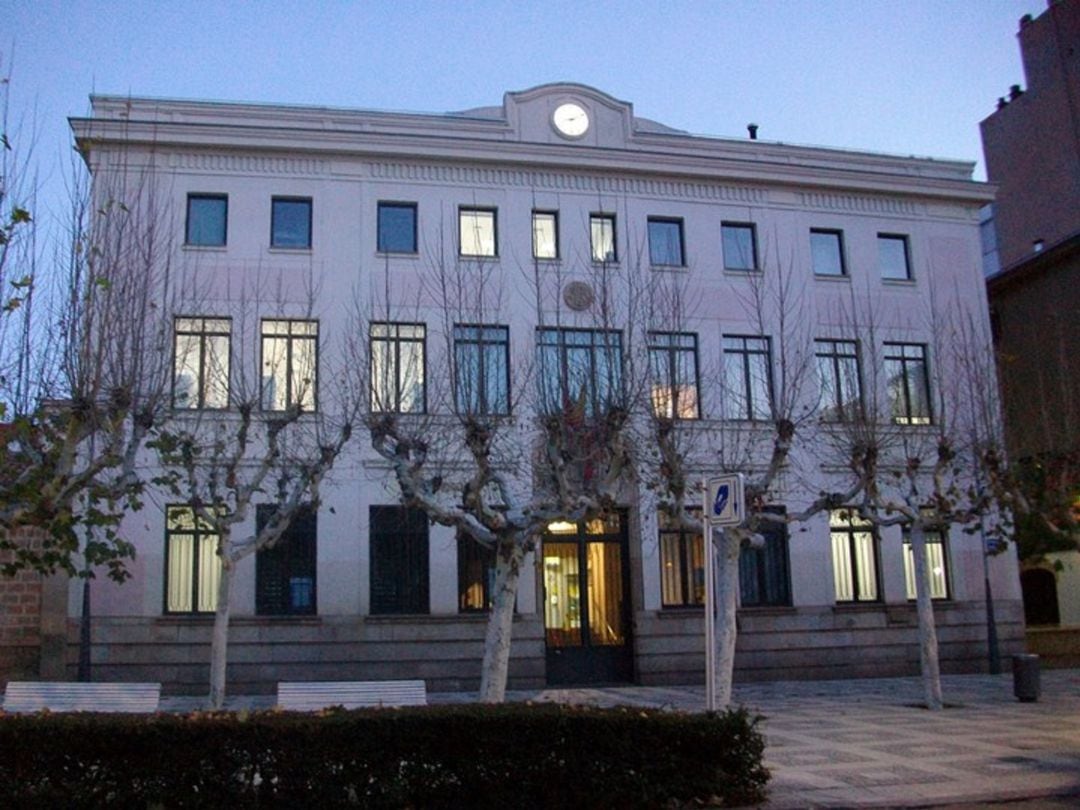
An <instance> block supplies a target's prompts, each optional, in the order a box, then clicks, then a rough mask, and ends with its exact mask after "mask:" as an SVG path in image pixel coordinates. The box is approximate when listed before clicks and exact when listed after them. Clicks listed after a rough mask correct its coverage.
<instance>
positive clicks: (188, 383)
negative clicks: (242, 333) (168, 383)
mask: <svg viewBox="0 0 1080 810" xmlns="http://www.w3.org/2000/svg"><path fill="white" fill-rule="evenodd" d="M173 331H174V334H173V407H174V408H227V407H229V340H230V336H231V333H232V321H231V320H230V319H229V318H177V319H176V320H175V321H174V322H173Z"/></svg>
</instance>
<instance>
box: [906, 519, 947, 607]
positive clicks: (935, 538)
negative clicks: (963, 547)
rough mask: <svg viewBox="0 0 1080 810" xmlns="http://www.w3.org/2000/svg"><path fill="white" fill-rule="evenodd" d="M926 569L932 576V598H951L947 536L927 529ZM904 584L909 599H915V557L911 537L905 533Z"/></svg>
mask: <svg viewBox="0 0 1080 810" xmlns="http://www.w3.org/2000/svg"><path fill="white" fill-rule="evenodd" d="M924 534H925V537H926V568H927V570H928V572H929V574H930V598H931V599H948V598H949V569H948V555H947V554H946V553H945V536H944V534H943V533H942V532H941V531H938V530H936V529H927V530H926V531H925V532H924ZM904 583H905V584H906V586H907V598H908V599H914V598H915V595H916V594H915V555H914V553H913V552H912V550H911V537H910V535H909V533H908V531H907V530H905V531H904Z"/></svg>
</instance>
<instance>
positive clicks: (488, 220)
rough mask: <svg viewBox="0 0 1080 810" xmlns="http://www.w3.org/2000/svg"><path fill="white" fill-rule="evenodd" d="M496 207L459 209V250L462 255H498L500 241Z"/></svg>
mask: <svg viewBox="0 0 1080 810" xmlns="http://www.w3.org/2000/svg"><path fill="white" fill-rule="evenodd" d="M495 213H496V212H495V209H494V208H462V209H460V210H459V211H458V246H459V249H458V252H459V253H460V254H461V255H462V256H496V255H498V243H497V241H496V239H497V233H496V221H495Z"/></svg>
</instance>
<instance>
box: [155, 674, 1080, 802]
mask: <svg viewBox="0 0 1080 810" xmlns="http://www.w3.org/2000/svg"><path fill="white" fill-rule="evenodd" d="M943 689H944V694H945V701H946V704H947V708H946V709H945V710H943V711H941V712H937V713H933V712H930V711H927V710H926V709H924V708H921V707H920V702H921V699H922V687H921V681H920V680H919V679H918V678H915V677H911V678H882V679H861V680H844V681H783V682H770V683H758V684H739V685H736V687H735V702H736V703H739V704H742V705H745V706H746V707H748V708H749V709H751V710H753V711H754V712H756V713H758V714H760V715H761V716H762V717H763V718H764V719H763V723H762V728H763V730H764V733H765V737H766V743H767V747H766V751H765V762H766V765H767V766H768V767H769V769H770V770H771V771H772V780H771V781H770V783H769V796H770V798H769V802H768V804H767V805H766V807H767V808H768V810H793V809H794V808H814V807H835V808H843V807H944V806H948V805H969V806H971V805H972V803H975V802H1006V801H1010V800H1015V799H1020V798H1032V797H1042V796H1059V797H1060V796H1070V797H1071V798H1069V799H1062V800H1060V801H1064V802H1065V804H1063V805H1059V804H1058V802H1057V801H1055V802H1053V803H1052V804H1048V805H1047V806H1048V807H1050V806H1052V807H1058V806H1063V807H1064V806H1076V807H1080V670H1048V671H1043V672H1042V696H1041V698H1040V699H1039V702H1037V703H1020V702H1019V701H1017V700H1016V698H1015V697H1013V694H1012V676H1011V674H1004V675H947V676H945V677H944V678H943ZM704 691H705V690H704V686H700V687H693V686H686V687H611V688H596V689H587V688H579V689H545V690H541V691H534V692H512V693H510V694H509V695H508V697H509V699H511V700H536V701H559V702H566V703H586V704H591V705H598V706H617V705H618V706H626V705H631V706H642V707H655V708H667V709H674V710H684V711H701V710H703V709H704V706H705V695H704ZM472 699H475V696H473V695H469V694H463V693H436V694H432V695H430V700H431V702H432V703H456V702H465V701H469V700H472ZM198 702H199V701H198V699H195V698H162V708H163V709H165V710H167V711H183V710H188V709H192V708H197V705H196V704H197V703H198ZM272 703H273V698H271V697H268V696H259V697H243V696H241V697H236V698H233V699H231V700H230V701H229V704H228V707H229V708H268V707H269V706H270V705H271V704H272ZM1070 803H1071V804H1070ZM1025 806H1027V807H1034V806H1037V805H1032V804H1027V805H1025Z"/></svg>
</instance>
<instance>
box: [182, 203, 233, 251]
mask: <svg viewBox="0 0 1080 810" xmlns="http://www.w3.org/2000/svg"><path fill="white" fill-rule="evenodd" d="M228 215H229V198H228V197H227V196H226V195H225V194H188V198H187V225H186V227H185V231H184V242H185V243H186V244H188V245H199V246H204V247H222V246H224V245H225V237H226V235H227V228H226V225H227V222H228Z"/></svg>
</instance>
